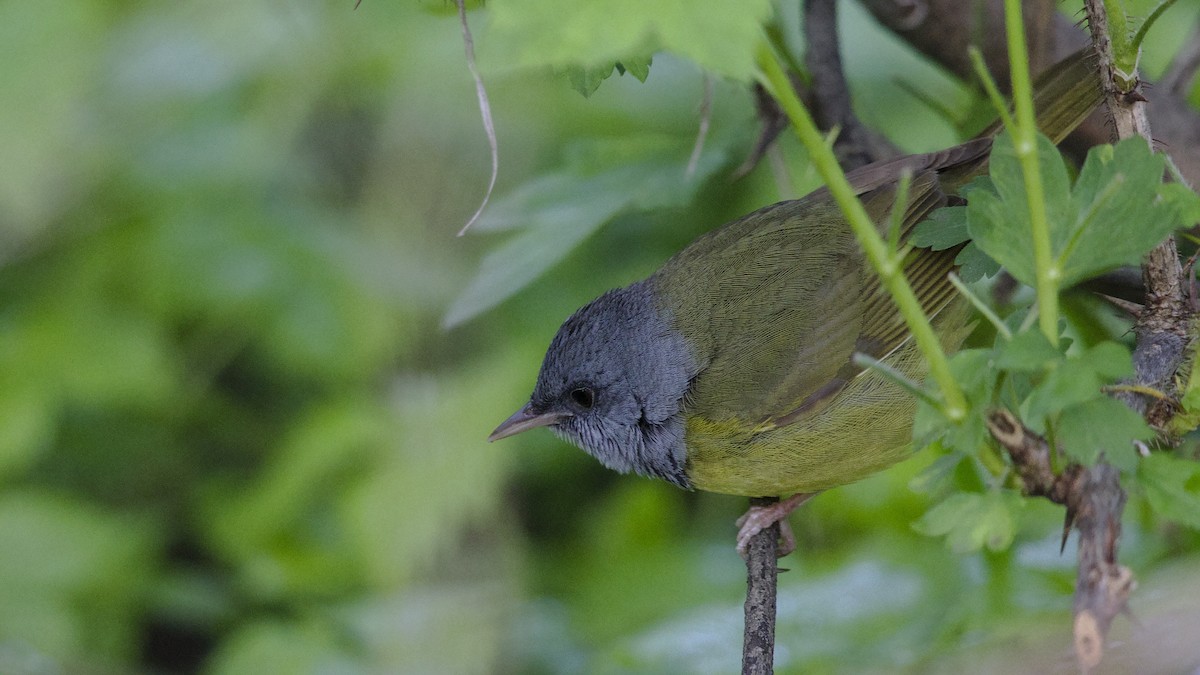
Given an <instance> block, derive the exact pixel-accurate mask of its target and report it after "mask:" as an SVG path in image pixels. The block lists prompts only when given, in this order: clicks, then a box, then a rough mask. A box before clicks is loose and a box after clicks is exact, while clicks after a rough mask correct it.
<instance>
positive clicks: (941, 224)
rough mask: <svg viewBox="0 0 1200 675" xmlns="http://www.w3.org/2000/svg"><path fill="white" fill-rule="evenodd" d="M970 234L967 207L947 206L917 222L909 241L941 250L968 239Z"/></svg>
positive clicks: (923, 246)
mask: <svg viewBox="0 0 1200 675" xmlns="http://www.w3.org/2000/svg"><path fill="white" fill-rule="evenodd" d="M970 236H971V235H970V234H968V233H967V207H965V206H945V207H942V208H940V209H938V210H936V211H934V212H933V213H931V214H930V215H929V217H928V218H926V219H925V220H923V221H921V222H920V223H917V226H916V227H915V228H913V233H912V235H911V236H909V238H908V243H910V244H912V245H913V246H918V247H922V248H930V249H933V250H935V251H941V250H944V249H948V248H950V247H951V246H957V245H958V244H961V243H963V242H964V241H967V240H968V239H970Z"/></svg>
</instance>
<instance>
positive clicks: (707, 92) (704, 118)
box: [683, 73, 713, 178]
mask: <svg viewBox="0 0 1200 675" xmlns="http://www.w3.org/2000/svg"><path fill="white" fill-rule="evenodd" d="M712 102H713V79H712V75H709V74H708V73H705V74H704V94H703V95H702V96H701V98H700V130H699V131H697V132H696V142H695V143H694V144H693V145H692V156H691V157H689V158H688V163H687V170H685V171H684V172H683V175H684V176H686V177H687V178H691V177H692V176H693V175H695V173H696V166H697V165H698V164H699V163H700V153H701V152H704V142H705V141H706V140H707V139H708V127H709V126H710V125H711V124H712Z"/></svg>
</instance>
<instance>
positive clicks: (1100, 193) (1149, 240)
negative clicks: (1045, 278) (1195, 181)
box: [1054, 138, 1195, 286]
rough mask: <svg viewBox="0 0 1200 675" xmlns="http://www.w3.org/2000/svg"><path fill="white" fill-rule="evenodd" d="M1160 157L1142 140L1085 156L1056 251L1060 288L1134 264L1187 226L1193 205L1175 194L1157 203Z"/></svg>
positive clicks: (1158, 200)
mask: <svg viewBox="0 0 1200 675" xmlns="http://www.w3.org/2000/svg"><path fill="white" fill-rule="evenodd" d="M1164 162H1165V160H1164V158H1163V156H1162V155H1160V154H1157V153H1154V152H1152V151H1151V150H1150V146H1149V145H1147V143H1146V141H1145V140H1143V139H1141V138H1130V139H1126V140H1123V141H1121V142H1120V143H1118V144H1117V145H1116V146H1112V147H1109V146H1100V147H1097V148H1093V149H1092V151H1091V152H1089V153H1088V157H1087V160H1086V161H1085V162H1084V164H1083V169H1082V170H1081V171H1080V173H1079V180H1078V181H1076V183H1075V189H1074V192H1073V194H1072V195H1071V213H1072V215H1073V216H1074V217H1073V218H1072V219H1071V220H1070V221H1068V222H1066V223H1063V224H1062V225H1058V224H1054V226H1055V229H1061V228H1063V226H1065V234H1066V240H1065V242H1064V243H1065V246H1064V247H1062V248H1060V247H1058V246H1056V247H1055V255H1056V256H1058V257H1059V258H1060V267H1061V268H1062V272H1063V281H1062V284H1063V285H1064V286H1069V285H1071V284H1074V283H1076V282H1079V281H1082V280H1084V279H1086V278H1088V277H1090V276H1094V275H1095V274H1097V273H1099V272H1103V271H1106V270H1109V269H1112V268H1114V267H1118V266H1120V265H1123V264H1133V263H1136V262H1138V260H1139V259H1140V258H1141V256H1142V255H1144V254H1145V253H1146V252H1147V251H1149V250H1150V249H1151V248H1153V247H1154V246H1155V245H1156V244H1158V242H1160V241H1162V240H1163V238H1165V237H1166V236H1167V235H1168V234H1170V233H1171V232H1173V231H1174V230H1176V229H1179V228H1180V227H1183V226H1185V225H1188V224H1191V223H1189V222H1185V220H1184V216H1185V215H1186V213H1188V212H1189V211H1190V210H1191V209H1190V206H1191V204H1192V203H1194V199H1195V195H1194V194H1192V195H1191V197H1192V198H1193V199H1192V200H1189V199H1187V197H1186V196H1185V195H1184V194H1183V193H1182V192H1180V191H1179V190H1178V189H1170V190H1167V194H1168V195H1169V197H1168V198H1167V199H1163V198H1160V195H1159V191H1160V189H1161V188H1162V187H1164V186H1163V183H1162V175H1163V167H1164Z"/></svg>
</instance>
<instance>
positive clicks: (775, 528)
mask: <svg viewBox="0 0 1200 675" xmlns="http://www.w3.org/2000/svg"><path fill="white" fill-rule="evenodd" d="M777 501H779V500H778V499H776V498H775V497H760V498H754V499H751V500H750V505H751V506H766V505H768V504H772V503H774V502H777ZM778 552H779V523H774V524H772V525H771V526H770V527H767V528H765V529H763V531H762V532H759V533H758V534H756V535H754V538H752V539H751V540H750V545H749V546H748V547H747V549H746V606H745V611H746V630H745V634H744V636H743V639H742V675H768V674H769V673H772V672H774V660H775V592H776V581H777V576H778V572H779V568H778V567H777V566H776V558H777V556H778Z"/></svg>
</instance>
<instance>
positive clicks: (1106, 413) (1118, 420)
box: [1058, 396, 1154, 472]
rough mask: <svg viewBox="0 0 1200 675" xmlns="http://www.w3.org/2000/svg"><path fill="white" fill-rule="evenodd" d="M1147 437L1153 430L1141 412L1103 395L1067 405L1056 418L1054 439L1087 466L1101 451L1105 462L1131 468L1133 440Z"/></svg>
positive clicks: (1135, 457)
mask: <svg viewBox="0 0 1200 675" xmlns="http://www.w3.org/2000/svg"><path fill="white" fill-rule="evenodd" d="M1151 438H1154V432H1153V431H1152V430H1151V429H1150V427H1149V426H1147V425H1146V421H1145V420H1143V419H1142V416H1141V415H1139V414H1137V413H1135V412H1134V411H1132V410H1130V409H1129V408H1128V407H1127V406H1126V405H1125V404H1123V403H1121V402H1120V401H1118V400H1116V399H1113V398H1109V397H1107V396H1104V397H1101V398H1097V399H1094V400H1091V401H1086V402H1084V403H1080V404H1078V405H1073V406H1071V407H1069V408H1067V409H1066V410H1064V411H1063V413H1062V416H1061V417H1060V418H1059V421H1058V440H1059V442H1060V443H1062V446H1063V449H1064V450H1065V451H1066V453H1067V454H1068V455H1070V456H1071V457H1072V458H1074V459H1075V460H1077V461H1079V462H1081V463H1083V464H1087V465H1089V466H1090V465H1092V464H1095V463H1096V460H1097V459H1098V458H1099V457H1100V454H1101V453H1103V454H1104V459H1105V461H1107V462H1108V463H1109V464H1112V465H1113V466H1115V467H1117V468H1118V469H1120V470H1122V471H1126V472H1129V471H1133V470H1134V469H1136V468H1137V464H1138V461H1137V460H1138V455H1137V451H1136V450H1135V449H1134V447H1133V441H1134V440H1135V439H1136V440H1141V441H1146V440H1150V439H1151Z"/></svg>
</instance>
